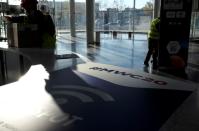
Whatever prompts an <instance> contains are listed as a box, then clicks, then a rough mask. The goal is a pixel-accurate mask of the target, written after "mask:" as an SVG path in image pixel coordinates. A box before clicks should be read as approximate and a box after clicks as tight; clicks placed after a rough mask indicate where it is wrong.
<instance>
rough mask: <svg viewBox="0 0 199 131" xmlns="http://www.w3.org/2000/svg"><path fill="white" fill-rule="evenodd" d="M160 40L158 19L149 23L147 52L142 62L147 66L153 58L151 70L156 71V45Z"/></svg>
mask: <svg viewBox="0 0 199 131" xmlns="http://www.w3.org/2000/svg"><path fill="white" fill-rule="evenodd" d="M159 39H160V17H158V18H155V19H153V20H152V22H151V26H150V31H149V32H148V52H147V55H146V58H145V60H144V65H145V66H147V67H148V66H149V60H150V58H151V56H152V58H153V69H157V57H158V44H159Z"/></svg>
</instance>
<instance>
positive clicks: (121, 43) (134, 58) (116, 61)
mask: <svg viewBox="0 0 199 131" xmlns="http://www.w3.org/2000/svg"><path fill="white" fill-rule="evenodd" d="M101 38H102V39H101V43H100V46H95V47H94V46H93V47H89V48H87V44H86V39H85V34H77V37H76V38H70V37H69V34H60V35H59V36H58V40H57V52H59V53H61V54H62V53H63V54H64V53H65V51H66V50H70V51H73V52H77V53H79V54H81V55H83V56H85V57H87V58H88V59H90V60H91V61H93V62H98V63H104V64H110V65H116V66H120V67H125V68H130V69H138V70H142V71H145V72H148V73H155V74H159V75H164V76H165V75H166V76H168V77H174V76H173V75H169V74H167V73H163V72H160V71H155V70H152V69H151V64H150V66H149V68H146V67H145V66H144V65H143V61H144V58H145V55H146V53H147V36H146V35H145V34H135V35H134V40H133V39H128V37H127V35H126V34H123V35H121V34H120V36H118V38H117V39H113V38H112V37H111V35H110V34H101ZM198 56H199V44H194V43H190V48H189V60H188V66H187V70H186V73H187V79H188V80H191V81H193V82H197V83H198V82H199V59H198V58H199V57H198ZM175 78H176V77H175ZM177 79H181V78H179V77H178V78H177Z"/></svg>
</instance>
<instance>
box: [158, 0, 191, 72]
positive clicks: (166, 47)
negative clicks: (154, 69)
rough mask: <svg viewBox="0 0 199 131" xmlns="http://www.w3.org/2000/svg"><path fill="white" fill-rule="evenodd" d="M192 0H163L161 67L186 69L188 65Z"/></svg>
mask: <svg viewBox="0 0 199 131" xmlns="http://www.w3.org/2000/svg"><path fill="white" fill-rule="evenodd" d="M191 10H192V0H162V1H161V14H160V16H161V22H160V46H159V59H158V62H159V67H160V69H161V67H166V68H167V67H168V68H172V69H184V68H185V67H186V65H187V58H188V49H189V34H190V23H191Z"/></svg>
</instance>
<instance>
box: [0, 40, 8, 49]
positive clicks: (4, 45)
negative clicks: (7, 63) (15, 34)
mask: <svg viewBox="0 0 199 131" xmlns="http://www.w3.org/2000/svg"><path fill="white" fill-rule="evenodd" d="M0 48H4V49H8V42H4V41H2V42H0Z"/></svg>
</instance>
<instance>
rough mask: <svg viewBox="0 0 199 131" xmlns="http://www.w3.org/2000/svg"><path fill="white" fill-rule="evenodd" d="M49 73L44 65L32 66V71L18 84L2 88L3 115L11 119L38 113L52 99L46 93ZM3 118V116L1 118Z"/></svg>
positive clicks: (0, 92)
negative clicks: (46, 81)
mask: <svg viewBox="0 0 199 131" xmlns="http://www.w3.org/2000/svg"><path fill="white" fill-rule="evenodd" d="M48 77H49V73H48V72H47V71H46V70H45V68H44V67H43V66H42V65H34V66H31V68H30V70H29V71H28V72H27V73H26V74H25V75H24V76H23V77H22V78H21V79H20V80H19V81H17V82H14V83H11V84H8V85H5V86H2V87H1V88H0V103H1V115H2V114H6V115H5V116H4V117H6V118H8V119H10V118H12V117H16V116H17V118H21V117H26V116H27V115H30V114H31V113H33V112H35V113H36V112H38V111H39V110H40V109H39V108H40V107H41V106H44V105H45V104H47V103H46V101H49V100H50V101H51V100H52V98H51V97H50V96H49V95H48V93H46V91H45V85H46V83H45V79H48ZM1 118H2V116H1Z"/></svg>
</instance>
